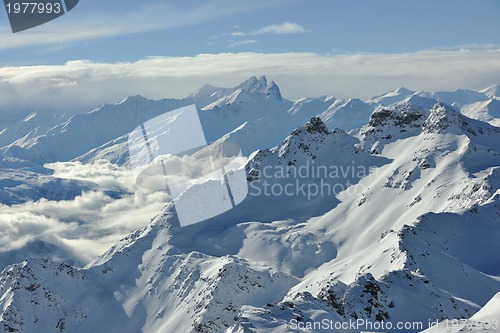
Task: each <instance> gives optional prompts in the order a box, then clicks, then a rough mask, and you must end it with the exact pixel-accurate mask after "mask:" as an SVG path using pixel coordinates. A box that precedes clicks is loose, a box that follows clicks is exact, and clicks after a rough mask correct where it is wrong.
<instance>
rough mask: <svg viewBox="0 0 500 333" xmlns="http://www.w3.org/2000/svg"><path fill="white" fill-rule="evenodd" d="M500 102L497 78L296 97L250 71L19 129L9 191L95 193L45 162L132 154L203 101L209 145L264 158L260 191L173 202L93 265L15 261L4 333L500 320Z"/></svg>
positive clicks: (256, 161)
mask: <svg viewBox="0 0 500 333" xmlns="http://www.w3.org/2000/svg"><path fill="white" fill-rule="evenodd" d="M499 100H500V97H499V96H498V87H490V88H488V89H486V90H484V91H481V92H473V91H467V90H457V91H455V92H447V93H445V92H438V93H434V94H431V93H424V92H413V91H411V90H408V89H405V88H399V89H397V90H395V91H393V92H390V93H387V94H384V95H380V96H376V97H373V98H372V99H370V100H369V101H367V102H363V101H360V100H356V99H351V100H336V99H335V98H333V97H320V98H317V99H303V100H300V101H297V102H291V101H287V100H285V99H283V98H282V97H281V94H280V91H279V88H278V86H277V85H276V84H275V83H274V82H271V83H268V82H267V80H266V79H265V78H264V77H262V78H260V79H257V78H254V77H253V78H251V79H249V80H248V81H246V82H244V83H242V84H241V85H239V86H237V87H235V88H232V89H221V88H216V87H213V86H209V85H207V86H204V87H203V88H201V89H200V90H199V91H197V92H196V93H195V94H193V95H191V96H188V97H187V98H185V99H183V100H168V99H167V100H162V101H149V100H146V99H144V98H142V97H139V96H136V97H130V98H128V99H126V100H125V101H122V102H121V103H118V104H116V105H105V106H102V107H100V108H99V109H96V110H94V111H93V112H91V113H89V114H81V115H77V116H74V117H72V118H69V119H66V120H64V123H63V124H60V125H57V124H56V125H55V126H52V127H50V129H46V130H43V128H46V127H43V126H41V125H40V127H37V126H36V124H32V125H30V126H32V127H33V128H37V129H36V133H32V132H30V133H28V134H27V133H26V131H19V135H18V138H15V139H14V138H13V136H12V135H14V134H12V133H14V132H15V130H17V129H18V128H20V127H19V126H18V125H16V126H17V127H16V126H14V125H13V126H12V127H9V131H8V133H9V138H8V139H5V142H6V146H5V147H4V148H2V154H4V156H2V159H1V160H0V170H1V172H2V178H1V179H0V182H2V183H3V184H4V185H3V187H2V188H3V190H2V191H1V192H0V194H1V197H0V198H1V199H2V201H3V202H7V203H10V204H12V203H16V202H23V201H25V200H37V199H39V198H40V197H48V198H49V199H51V200H60V199H64V198H67V197H68V196H70V197H71V196H74V195H78V193H79V192H81V191H83V190H85V191H89V190H93V189H94V188H95V187H94V185H93V184H89V183H78V182H76V181H69V180H65V181H64V182H63V181H62V180H58V179H57V178H55V177H53V176H51V171H50V170H48V169H46V168H44V167H43V166H42V164H43V163H46V162H55V161H68V160H79V161H83V162H89V163H91V162H93V161H96V160H98V159H101V158H106V159H109V160H111V161H113V162H115V163H119V164H127V161H128V155H127V154H128V153H127V147H126V139H127V137H126V136H127V134H128V132H129V131H131V130H132V129H134V128H135V127H136V126H138V125H139V124H140V123H142V122H144V121H146V120H148V119H150V118H152V117H155V116H157V115H160V114H162V113H164V112H166V111H169V110H172V109H174V108H177V107H180V106H184V105H188V104H192V103H196V104H197V106H198V108H199V109H200V110H201V111H200V117H201V121H202V124H203V126H204V128H205V130H206V136H207V139H208V140H209V141H210V142H215V141H228V142H233V143H236V144H238V145H239V146H240V147H242V150H243V151H244V153H246V154H247V155H248V156H249V158H248V162H247V164H246V171H247V174H248V185H249V196H248V197H247V198H246V199H245V200H244V201H243V202H242V203H241V204H240V205H239V206H237V207H236V208H235V209H233V210H231V211H228V212H226V213H224V214H222V215H219V216H217V217H215V218H212V219H210V220H207V221H205V222H203V223H199V224H195V225H191V226H188V227H184V228H181V227H180V225H179V222H178V219H177V216H176V212H175V207H174V206H173V205H172V204H167V205H166V206H165V208H164V209H163V211H162V212H160V213H159V214H158V215H157V216H156V217H154V218H153V219H152V221H151V223H150V224H148V225H146V226H144V227H143V228H141V229H139V230H137V231H136V232H134V233H132V234H130V235H129V236H127V237H126V238H124V239H122V240H121V241H120V242H119V243H117V244H116V245H115V246H113V247H112V248H111V249H109V250H108V251H107V252H106V253H104V254H103V255H102V256H100V257H99V258H97V259H96V260H95V261H94V262H92V263H90V264H89V265H87V266H86V267H84V268H76V267H72V266H69V265H67V264H64V263H62V262H56V261H54V260H51V259H39V258H38V259H26V260H24V261H23V262H20V263H17V264H13V265H10V266H7V267H5V269H4V270H3V271H2V273H1V274H0V311H1V312H0V331H2V332H26V333H31V332H72V333H78V332H123V333H137V332H144V333H158V332H167V333H169V332H172V333H174V332H211V333H212V332H213V333H215V332H227V333H246V332H259V333H261V332H263V333H265V332H322V331H332V330H333V326H328V327H325V326H324V325H323V326H321V327H319V326H318V324H319V323H323V324H325V323H330V324H331V325H333V324H334V323H341V322H344V323H348V322H349V321H359V322H361V321H363V323H364V326H360V327H357V328H356V329H351V328H350V327H348V329H347V331H354V332H359V331H366V330H367V331H373V330H376V329H370V326H369V325H370V324H371V325H373V324H374V323H378V324H380V323H382V322H384V323H391V324H393V325H394V327H393V328H392V329H385V330H381V331H401V332H402V331H405V332H406V331H408V332H417V331H423V330H426V329H427V328H429V324H430V323H436V322H440V324H439V325H434V327H432V328H431V329H430V331H432V332H445V331H450V330H449V329H450V324H449V323H450V322H451V321H450V322H446V321H445V320H447V319H449V320H453V319H463V320H462V321H461V322H460V323H461V324H462V325H465V326H466V327H472V329H471V331H474V332H476V331H477V332H479V331H484V330H485V329H486V328H488V329H489V331H491V332H499V329H498V326H495V324H494V323H495V322H496V323H497V324H498V320H500V315H499V313H500V306H499V295H498V292H499V291H500V242H498V239H499V238H500V128H499V127H495V126H494V125H498V124H499V123H498V121H499V113H498V111H499V110H500V109H499V108H498V105H497V104H498V102H499ZM473 118H474V119H473ZM31 119H32V118H30V119H28V121H29V120H31ZM44 126H45V125H44ZM11 129H12V130H11ZM42 132H43V133H42ZM6 133H7V132H6ZM1 135H2V134H0V137H1ZM42 180H43V181H42ZM54 184H56V185H54ZM34 189H37V191H38V192H36V191H35V190H34ZM47 189H52V190H51V192H50V193H49V194H50V195H48V194H47V193H46V192H47ZM74 189H76V190H77V191H76V192H74V191H73V190H74ZM40 191H42V192H40ZM43 191H45V194H46V195H43V194H44V192H43ZM78 191H79V192H78ZM188 191H189V190H188ZM9 200H10V201H9ZM17 257H20V254H19V253H16V258H17ZM495 295H496V296H495ZM465 319H467V321H466V320H465ZM484 322H488V323H489V324H490V325H489V326H488V327H485V326H484V325H483V324H484ZM397 323H410V324H411V323H413V324H414V325H413V326H412V327H409V328H407V329H401V328H396V327H395V326H396V324H397ZM453 323H455V322H453ZM478 323H481V324H478ZM313 325H316V326H313ZM419 325H420V326H419ZM481 325H482V326H481ZM495 327H496V328H495ZM325 328H328V329H330V330H325ZM461 328H462V327H456V326H453V327H451V331H453V332H458V331H459V330H460V329H461Z"/></svg>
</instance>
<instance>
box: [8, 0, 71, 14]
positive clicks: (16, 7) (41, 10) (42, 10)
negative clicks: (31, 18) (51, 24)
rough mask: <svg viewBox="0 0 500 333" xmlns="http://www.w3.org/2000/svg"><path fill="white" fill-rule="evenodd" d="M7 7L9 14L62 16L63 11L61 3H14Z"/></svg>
mask: <svg viewBox="0 0 500 333" xmlns="http://www.w3.org/2000/svg"><path fill="white" fill-rule="evenodd" d="M5 6H6V8H7V13H8V14H60V13H61V12H62V10H63V9H62V8H61V3H60V2H54V3H50V2H47V3H43V2H14V3H7V4H6V5H5Z"/></svg>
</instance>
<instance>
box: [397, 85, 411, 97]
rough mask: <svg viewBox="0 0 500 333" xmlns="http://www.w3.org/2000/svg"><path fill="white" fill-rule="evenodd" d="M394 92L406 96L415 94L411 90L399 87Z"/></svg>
mask: <svg viewBox="0 0 500 333" xmlns="http://www.w3.org/2000/svg"><path fill="white" fill-rule="evenodd" d="M394 92H395V93H397V94H406V95H411V94H414V93H415V92H414V91H413V90H410V89H408V88H405V87H399V88H398V89H396V90H394Z"/></svg>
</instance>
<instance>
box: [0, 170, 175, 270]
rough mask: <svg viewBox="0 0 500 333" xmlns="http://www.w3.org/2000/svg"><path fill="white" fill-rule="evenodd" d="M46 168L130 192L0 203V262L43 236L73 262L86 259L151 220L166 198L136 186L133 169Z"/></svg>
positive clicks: (90, 258) (60, 173)
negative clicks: (7, 253)
mask: <svg viewBox="0 0 500 333" xmlns="http://www.w3.org/2000/svg"><path fill="white" fill-rule="evenodd" d="M47 166H48V167H51V168H53V169H54V170H55V175H56V176H58V177H62V178H72V179H81V180H87V181H93V182H96V183H98V184H101V185H106V186H110V185H111V186H120V187H122V188H123V189H125V190H128V191H130V192H131V193H133V194H129V195H125V196H123V197H122V198H120V199H112V198H110V197H109V196H107V195H106V194H104V193H102V192H87V193H83V194H82V195H81V196H78V197H76V198H75V199H74V200H64V201H49V200H46V199H42V200H39V201H37V202H28V203H25V204H21V205H13V206H6V205H0V212H1V213H0V230H2V232H1V233H0V242H1V245H0V261H1V255H2V252H5V251H10V250H15V249H18V248H21V247H23V246H25V245H26V244H27V243H29V242H31V241H33V240H44V241H47V242H49V243H52V244H54V245H56V246H58V247H61V248H63V249H64V250H66V251H67V252H69V253H72V254H73V255H74V256H75V259H76V261H80V262H82V263H88V262H89V261H91V260H93V259H94V258H95V257H96V256H98V255H100V254H102V253H103V252H104V251H106V250H107V249H108V248H109V247H110V246H112V245H113V244H115V243H116V242H117V241H118V240H119V239H120V238H122V237H123V236H125V235H127V234H129V233H131V232H132V231H134V230H136V229H138V228H141V227H143V226H144V225H146V224H147V223H149V221H150V220H151V218H152V217H154V216H155V215H156V214H158V213H159V212H160V211H161V210H162V208H163V207H164V206H165V205H166V204H167V203H168V202H169V200H170V199H169V197H168V196H167V194H166V193H164V192H151V191H147V190H144V189H140V188H137V187H136V186H135V183H134V177H133V174H132V171H131V170H128V169H126V168H124V167H119V166H116V165H113V164H111V163H109V162H104V161H103V162H99V163H95V164H93V165H84V164H81V163H77V162H75V163H73V162H68V163H53V164H50V165H47Z"/></svg>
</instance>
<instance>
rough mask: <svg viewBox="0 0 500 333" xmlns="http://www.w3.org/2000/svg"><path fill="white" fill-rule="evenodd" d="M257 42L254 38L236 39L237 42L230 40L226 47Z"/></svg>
mask: <svg viewBox="0 0 500 333" xmlns="http://www.w3.org/2000/svg"><path fill="white" fill-rule="evenodd" d="M255 43H257V40H255V39H245V40H241V41H238V42H232V43H231V44H229V45H228V46H227V48H229V49H230V48H233V47H236V46H241V45H249V44H255Z"/></svg>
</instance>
